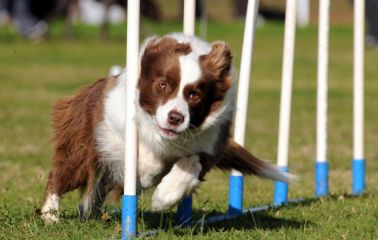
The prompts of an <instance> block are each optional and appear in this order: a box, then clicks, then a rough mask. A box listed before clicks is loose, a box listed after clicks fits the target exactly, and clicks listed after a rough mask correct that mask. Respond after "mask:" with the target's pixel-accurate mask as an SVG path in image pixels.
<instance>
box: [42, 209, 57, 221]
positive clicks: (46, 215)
mask: <svg viewBox="0 0 378 240" xmlns="http://www.w3.org/2000/svg"><path fill="white" fill-rule="evenodd" d="M41 218H42V220H43V221H44V222H45V224H53V223H58V222H59V215H58V213H57V212H56V211H48V212H42V213H41Z"/></svg>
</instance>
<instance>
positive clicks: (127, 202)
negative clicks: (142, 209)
mask: <svg viewBox="0 0 378 240" xmlns="http://www.w3.org/2000/svg"><path fill="white" fill-rule="evenodd" d="M137 208H138V196H136V195H123V196H122V240H128V239H133V238H135V237H136V225H137Z"/></svg>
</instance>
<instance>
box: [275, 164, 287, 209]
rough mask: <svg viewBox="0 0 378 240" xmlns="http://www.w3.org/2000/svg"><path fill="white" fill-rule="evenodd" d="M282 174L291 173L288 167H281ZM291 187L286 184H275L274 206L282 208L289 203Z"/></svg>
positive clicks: (278, 182)
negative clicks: (288, 197)
mask: <svg viewBox="0 0 378 240" xmlns="http://www.w3.org/2000/svg"><path fill="white" fill-rule="evenodd" d="M279 169H280V171H281V172H286V173H287V172H289V168H288V167H279ZM288 189H289V185H288V184H287V183H286V182H280V181H275V182H274V198H273V205H274V206H280V205H282V204H285V203H286V202H287V193H288Z"/></svg>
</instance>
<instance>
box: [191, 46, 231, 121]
mask: <svg viewBox="0 0 378 240" xmlns="http://www.w3.org/2000/svg"><path fill="white" fill-rule="evenodd" d="M231 61H232V55H231V50H230V49H229V47H228V46H227V44H226V43H224V42H219V41H217V42H214V43H213V44H212V49H211V51H210V53H209V54H207V55H202V56H200V58H199V62H200V67H201V70H202V75H201V78H200V79H199V80H198V81H197V82H195V83H192V84H188V85H187V86H186V87H185V88H184V97H185V98H186V99H187V101H188V104H189V108H190V111H191V113H190V116H191V119H190V123H191V124H192V125H193V126H196V127H198V126H200V125H201V124H202V123H203V122H204V121H205V119H206V117H207V116H208V115H209V114H210V113H211V112H213V111H216V110H218V109H219V107H220V106H221V105H222V104H221V103H222V101H223V99H224V97H225V96H226V93H227V90H228V89H229V88H230V87H231V85H232V79H231V77H230V75H229V74H230V69H231ZM193 92H196V94H198V95H199V98H198V99H196V101H195V102H194V101H191V100H190V98H189V96H190V94H191V93H193Z"/></svg>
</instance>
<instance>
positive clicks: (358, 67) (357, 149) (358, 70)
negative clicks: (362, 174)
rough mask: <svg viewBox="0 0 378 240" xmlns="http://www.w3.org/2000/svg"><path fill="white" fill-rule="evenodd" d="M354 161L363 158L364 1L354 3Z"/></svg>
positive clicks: (357, 0)
mask: <svg viewBox="0 0 378 240" xmlns="http://www.w3.org/2000/svg"><path fill="white" fill-rule="evenodd" d="M354 4H355V6H354V101H353V102H354V151H353V155H354V159H363V158H364V149H363V148H364V147H363V145H364V138H363V128H364V108H363V106H364V95H363V93H364V29H365V26H364V17H365V1H364V0H355V1H354Z"/></svg>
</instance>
